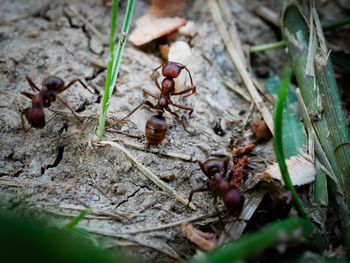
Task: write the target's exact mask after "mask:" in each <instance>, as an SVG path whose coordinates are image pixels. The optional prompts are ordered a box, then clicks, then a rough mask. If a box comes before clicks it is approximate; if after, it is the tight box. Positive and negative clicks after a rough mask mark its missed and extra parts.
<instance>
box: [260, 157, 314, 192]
mask: <svg viewBox="0 0 350 263" xmlns="http://www.w3.org/2000/svg"><path fill="white" fill-rule="evenodd" d="M286 164H287V168H288V172H289V176H290V179H291V180H292V184H293V185H296V186H298V185H304V184H309V183H311V182H313V181H314V180H315V176H316V171H315V168H314V165H313V163H312V162H311V161H309V160H308V158H304V157H302V156H292V157H291V158H290V159H287V160H286ZM260 179H262V180H270V179H277V180H278V181H280V182H281V183H282V184H283V185H284V182H283V179H282V175H281V172H280V168H279V166H278V164H277V163H275V164H273V165H271V166H269V167H268V168H267V169H266V170H265V171H264V172H263V175H262V177H261V178H260Z"/></svg>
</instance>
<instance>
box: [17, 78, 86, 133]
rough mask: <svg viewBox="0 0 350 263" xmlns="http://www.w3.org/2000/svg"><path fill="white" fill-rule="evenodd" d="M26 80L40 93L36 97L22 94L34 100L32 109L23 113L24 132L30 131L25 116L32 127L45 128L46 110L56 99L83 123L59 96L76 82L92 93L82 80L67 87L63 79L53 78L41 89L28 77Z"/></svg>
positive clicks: (26, 109)
mask: <svg viewBox="0 0 350 263" xmlns="http://www.w3.org/2000/svg"><path fill="white" fill-rule="evenodd" d="M26 79H27V81H28V83H29V85H30V87H31V88H32V90H34V91H39V93H38V94H36V95H34V94H31V93H29V92H25V91H22V92H21V94H22V95H24V96H26V97H27V98H29V99H31V100H32V107H28V108H25V109H24V110H23V111H22V113H21V121H22V128H23V130H24V131H28V129H29V128H28V129H26V127H25V124H24V118H23V115H24V116H25V117H26V119H27V121H28V122H29V124H30V125H31V126H32V127H34V128H44V127H45V115H44V108H49V107H50V106H51V103H52V102H54V101H56V98H57V99H58V100H59V101H60V102H61V103H62V104H63V105H64V106H66V107H67V108H68V109H69V110H70V111H71V112H72V113H73V115H74V116H75V117H76V118H77V119H78V120H79V121H80V122H81V120H80V119H79V117H78V116H77V115H76V114H75V112H74V111H73V110H72V109H71V108H70V107H69V106H68V104H67V103H66V102H65V101H64V100H62V99H61V98H59V97H58V96H57V94H60V93H62V92H63V91H65V90H66V89H68V88H69V87H70V86H72V85H73V84H74V83H76V82H79V83H80V84H81V85H82V86H83V87H84V88H85V89H87V90H88V91H89V92H90V93H92V92H91V91H90V90H89V89H88V87H87V86H86V85H85V84H84V83H83V82H82V81H81V80H80V79H74V80H72V81H71V82H69V83H68V84H67V85H64V81H63V80H62V79H61V78H59V77H55V76H51V77H48V78H46V79H44V80H43V82H42V88H41V89H39V88H38V87H37V86H36V85H35V84H34V82H33V81H32V80H31V79H30V78H29V77H26Z"/></svg>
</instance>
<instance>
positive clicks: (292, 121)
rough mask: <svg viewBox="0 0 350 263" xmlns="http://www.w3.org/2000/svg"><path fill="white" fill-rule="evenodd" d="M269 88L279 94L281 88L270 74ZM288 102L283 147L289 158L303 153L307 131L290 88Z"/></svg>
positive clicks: (285, 113) (284, 117) (267, 83)
mask: <svg viewBox="0 0 350 263" xmlns="http://www.w3.org/2000/svg"><path fill="white" fill-rule="evenodd" d="M265 86H266V88H267V90H268V91H269V92H270V93H272V94H274V95H276V96H278V93H279V92H280V89H281V82H280V80H279V79H278V78H277V77H276V76H270V77H268V78H267V79H266V80H265ZM286 100H287V103H286V105H285V108H284V112H283V131H282V134H283V137H282V139H283V146H284V147H283V148H284V154H285V157H286V158H287V159H289V158H290V157H292V156H296V155H298V154H303V153H304V152H305V151H304V150H303V148H305V145H306V139H307V137H306V133H305V130H304V127H303V124H302V123H301V121H300V117H299V115H298V113H297V111H296V109H297V108H298V99H297V97H296V95H295V94H294V93H293V92H292V90H290V89H289V91H288V93H287V98H286Z"/></svg>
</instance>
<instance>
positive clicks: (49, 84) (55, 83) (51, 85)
mask: <svg viewBox="0 0 350 263" xmlns="http://www.w3.org/2000/svg"><path fill="white" fill-rule="evenodd" d="M42 85H43V87H46V88H48V90H51V91H59V90H60V89H62V88H63V87H64V81H63V80H62V79H60V78H58V77H48V78H46V79H44V80H43V83H42Z"/></svg>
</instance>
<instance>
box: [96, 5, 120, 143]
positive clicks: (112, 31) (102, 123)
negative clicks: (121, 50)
mask: <svg viewBox="0 0 350 263" xmlns="http://www.w3.org/2000/svg"><path fill="white" fill-rule="evenodd" d="M117 11H118V0H113V5H112V11H111V29H110V33H109V60H108V66H107V77H106V85H105V93H104V95H103V101H102V110H101V115H100V121H99V126H98V130H97V136H98V137H99V138H100V139H101V137H102V135H103V131H104V128H105V122H106V115H107V102H108V99H109V89H110V86H111V85H110V84H111V76H112V67H113V57H114V35H115V27H116V23H117Z"/></svg>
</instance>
